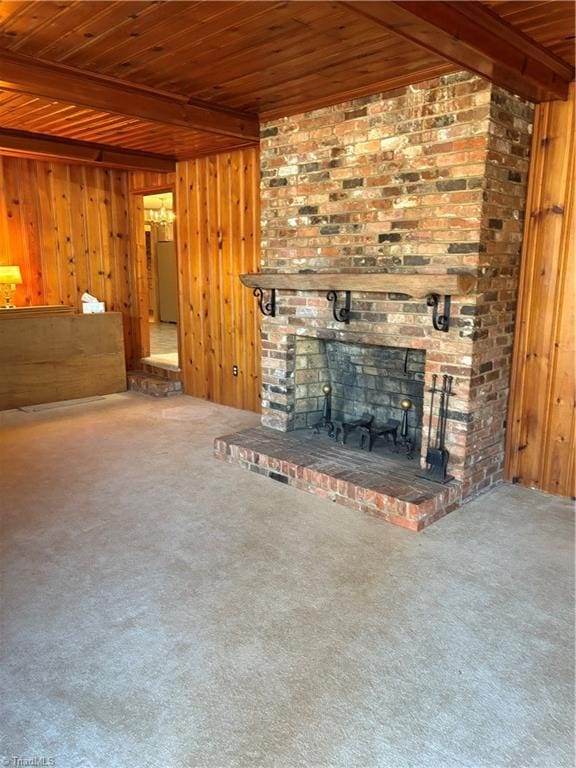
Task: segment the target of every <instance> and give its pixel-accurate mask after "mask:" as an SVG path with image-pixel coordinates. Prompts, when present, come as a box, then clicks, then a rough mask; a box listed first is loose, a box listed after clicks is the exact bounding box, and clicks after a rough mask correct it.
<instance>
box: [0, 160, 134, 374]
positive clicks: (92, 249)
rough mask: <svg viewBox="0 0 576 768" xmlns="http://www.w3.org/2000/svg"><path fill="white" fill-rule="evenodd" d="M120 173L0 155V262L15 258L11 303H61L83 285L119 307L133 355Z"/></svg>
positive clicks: (75, 299)
mask: <svg viewBox="0 0 576 768" xmlns="http://www.w3.org/2000/svg"><path fill="white" fill-rule="evenodd" d="M128 204H129V198H128V173H127V172H126V171H119V170H108V169H105V168H97V167H93V166H87V165H72V164H65V163H56V162H40V161H37V160H24V159H18V158H12V157H0V263H1V264H18V265H19V266H20V268H21V270H22V278H23V285H21V286H19V287H18V289H17V291H16V296H15V299H16V304H17V305H22V306H24V305H39V304H65V305H69V306H72V307H75V308H76V309H77V310H79V311H80V309H81V301H80V297H81V295H82V294H83V293H84V291H88V292H89V293H91V294H93V295H94V296H97V297H98V298H99V299H101V300H103V301H105V302H106V308H107V309H108V310H111V311H117V312H122V315H123V321H124V337H125V348H126V355H127V358H128V359H132V358H133V356H134V339H133V323H132V320H131V314H132V307H131V302H132V291H131V264H130V252H131V238H130V222H129V215H128V207H129V205H128Z"/></svg>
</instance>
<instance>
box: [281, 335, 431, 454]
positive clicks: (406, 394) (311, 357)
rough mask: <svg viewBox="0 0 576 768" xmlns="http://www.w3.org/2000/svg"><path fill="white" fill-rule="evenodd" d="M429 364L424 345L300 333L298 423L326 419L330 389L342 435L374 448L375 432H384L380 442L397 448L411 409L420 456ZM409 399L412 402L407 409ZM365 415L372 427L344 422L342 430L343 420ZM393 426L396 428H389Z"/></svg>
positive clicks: (410, 433)
mask: <svg viewBox="0 0 576 768" xmlns="http://www.w3.org/2000/svg"><path fill="white" fill-rule="evenodd" d="M425 364H426V353H425V351H424V350H419V349H409V348H404V347H386V346H379V345H370V344H355V343H348V342H341V341H334V340H328V339H314V338H308V337H298V338H297V339H296V358H295V405H294V411H295V417H294V428H295V429H311V428H314V427H315V426H316V425H318V424H319V423H321V422H322V421H323V417H325V410H324V409H325V403H326V390H327V389H329V390H330V394H329V398H330V411H331V413H330V415H331V421H332V422H333V423H334V424H335V425H337V426H336V434H335V435H334V437H336V439H340V440H341V441H342V438H343V439H344V441H346V443H347V444H349V445H350V446H351V447H358V446H360V445H362V446H363V447H369V446H368V444H367V441H368V439H369V436H370V434H372V435H374V434H377V433H378V432H380V433H381V434H380V438H381V439H377V440H376V441H375V443H374V446H375V447H376V446H378V447H379V448H380V449H381V450H385V449H386V448H387V447H388V446H390V447H392V448H394V444H395V441H396V438H398V439H399V438H400V434H401V425H402V419H403V413H404V411H406V418H407V428H406V429H405V432H406V433H407V437H408V438H409V441H410V443H411V446H412V451H413V454H414V456H418V455H419V452H420V447H421V443H422V413H423V402H424V369H425ZM406 401H410V403H411V406H410V408H408V409H407V410H406ZM402 405H404V408H403V407H402ZM365 420H369V421H370V422H371V426H370V428H369V429H364V428H363V427H362V425H361V424H360V425H358V424H356V427H355V428H353V429H350V430H348V428H347V427H346V426H344V430H343V432H344V434H342V425H343V424H344V425H350V424H354V423H355V422H363V421H365ZM387 425H388V426H389V427H391V429H388V430H387V429H386V427H387ZM394 427H396V430H394ZM348 435H349V438H348ZM370 447H371V446H370Z"/></svg>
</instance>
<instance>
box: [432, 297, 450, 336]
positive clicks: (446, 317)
mask: <svg viewBox="0 0 576 768" xmlns="http://www.w3.org/2000/svg"><path fill="white" fill-rule="evenodd" d="M451 300H452V297H451V296H444V311H443V312H442V314H441V315H439V314H438V304H439V303H440V296H439V295H438V294H437V293H431V294H429V295H428V296H426V304H427V305H428V306H429V307H432V325H433V326H434V328H435V329H436V330H437V331H447V330H448V328H450V303H451Z"/></svg>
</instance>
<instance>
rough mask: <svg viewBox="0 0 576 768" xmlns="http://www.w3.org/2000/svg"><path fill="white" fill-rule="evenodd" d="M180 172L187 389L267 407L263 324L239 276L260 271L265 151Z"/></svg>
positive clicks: (187, 165) (181, 166)
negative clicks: (262, 366) (261, 172)
mask: <svg viewBox="0 0 576 768" xmlns="http://www.w3.org/2000/svg"><path fill="white" fill-rule="evenodd" d="M176 177H177V178H176V215H177V218H176V229H177V240H178V257H179V274H180V286H181V295H180V321H181V325H182V354H181V368H182V370H183V374H184V388H185V391H186V392H187V393H188V394H191V395H194V396H196V397H202V398H204V399H207V400H212V401H214V402H219V403H223V404H225V405H231V406H233V407H236V408H244V409H249V410H254V411H259V410H260V376H259V368H260V331H259V322H258V317H257V316H256V314H255V311H254V305H253V299H252V296H251V295H250V293H249V292H246V289H244V288H243V287H242V286H241V284H240V280H239V275H240V274H242V273H243V272H255V271H257V269H258V261H259V247H260V238H259V229H258V227H259V216H260V214H259V161H258V150H257V149H253V148H251V149H246V150H238V151H235V152H227V153H222V154H219V155H213V156H210V157H205V158H201V159H198V160H190V161H186V162H180V163H178V164H177V171H176ZM246 293H248V296H246ZM234 365H237V366H238V376H233V374H232V366H234Z"/></svg>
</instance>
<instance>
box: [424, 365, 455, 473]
mask: <svg viewBox="0 0 576 768" xmlns="http://www.w3.org/2000/svg"><path fill="white" fill-rule="evenodd" d="M437 380H438V377H437V375H436V374H433V376H432V389H430V390H429V392H430V393H431V399H430V416H429V418H428V450H427V451H426V464H427V469H426V472H425V473H422V474H419V475H418V477H424V478H426V480H432V481H433V482H435V483H442V484H443V485H444V484H446V483H449V482H450V481H451V480H454V477H453V476H452V475H449V474H447V471H446V470H447V467H448V459H449V458H450V453H449V452H448V450H447V449H446V422H447V420H448V400H449V399H450V395H451V394H452V381H453V377H452V376H448V375H447V374H444V376H443V378H442V389H439V388H438V387H437V386H436V382H437ZM437 394H439V395H440V405H439V408H438V421H437V423H436V435H435V438H434V443H433V441H432V415H433V413H434V399H435V396H436V395H437Z"/></svg>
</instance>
